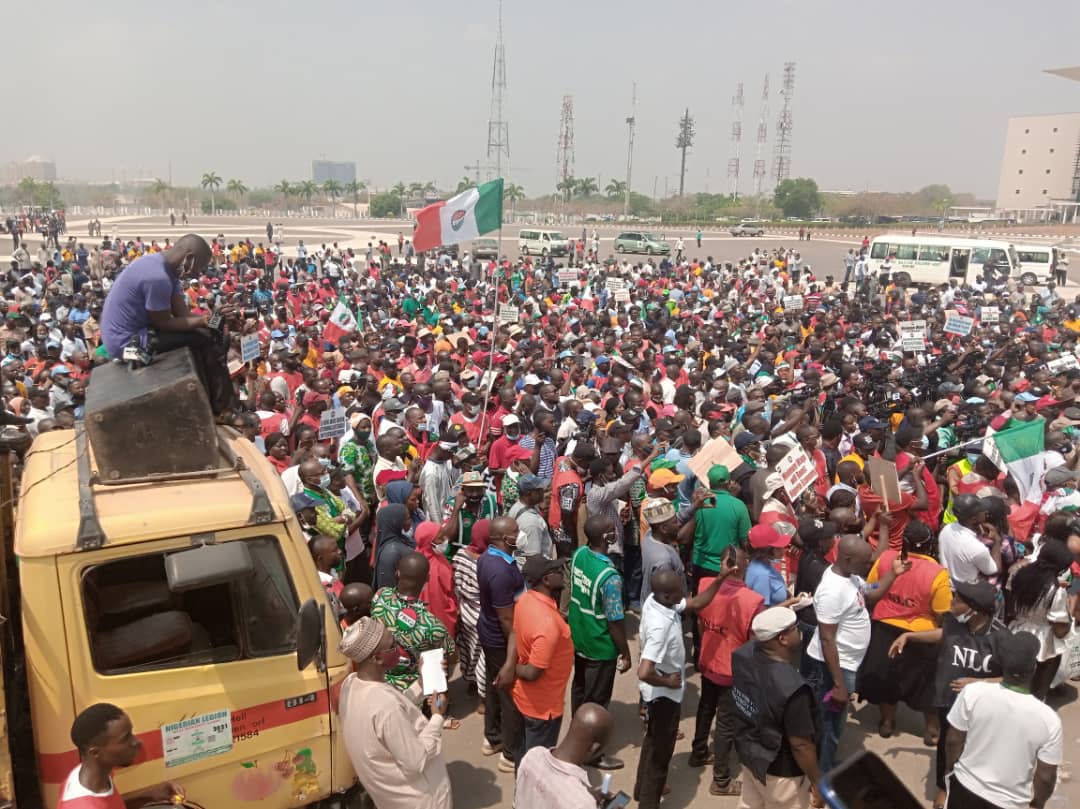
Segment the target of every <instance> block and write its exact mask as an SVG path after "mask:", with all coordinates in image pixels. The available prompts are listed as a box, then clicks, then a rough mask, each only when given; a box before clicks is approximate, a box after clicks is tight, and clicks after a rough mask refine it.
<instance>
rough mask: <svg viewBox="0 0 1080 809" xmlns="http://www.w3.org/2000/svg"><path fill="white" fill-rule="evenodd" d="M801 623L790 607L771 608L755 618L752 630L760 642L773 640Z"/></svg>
mask: <svg viewBox="0 0 1080 809" xmlns="http://www.w3.org/2000/svg"><path fill="white" fill-rule="evenodd" d="M798 622H799V618H798V616H797V615H796V614H795V610H793V609H791V608H790V607H769V608H768V609H767V610H762V611H761V612H759V613H758V614H757V615H755V616H754V620H753V621H751V623H750V629H751V631H753V633H754V638H755V639H757V640H759V641H767V640H772V639H773V638H775V637H777V636H778V635H781V634H783V633H784V632H786V631H788V630H789V629H791V627H793V626H795V625H796V624H797V623H798Z"/></svg>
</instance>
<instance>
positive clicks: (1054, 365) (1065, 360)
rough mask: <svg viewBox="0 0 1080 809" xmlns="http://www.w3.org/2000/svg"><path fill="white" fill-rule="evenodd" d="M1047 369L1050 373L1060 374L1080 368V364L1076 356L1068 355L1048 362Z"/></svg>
mask: <svg viewBox="0 0 1080 809" xmlns="http://www.w3.org/2000/svg"><path fill="white" fill-rule="evenodd" d="M1046 367H1047V370H1049V371H1050V373H1052V374H1060V373H1063V372H1065V371H1069V370H1071V369H1073V368H1080V362H1077V360H1076V357H1075V356H1074V355H1072V354H1066V355H1065V356H1063V357H1058V358H1057V359H1056V360H1050V361H1048V362H1047V363H1046Z"/></svg>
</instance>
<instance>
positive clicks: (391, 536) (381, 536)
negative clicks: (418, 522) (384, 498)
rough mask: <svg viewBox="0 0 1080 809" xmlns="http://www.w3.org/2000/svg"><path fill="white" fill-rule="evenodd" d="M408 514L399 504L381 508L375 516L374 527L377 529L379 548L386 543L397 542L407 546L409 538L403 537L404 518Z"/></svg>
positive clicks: (409, 543)
mask: <svg viewBox="0 0 1080 809" xmlns="http://www.w3.org/2000/svg"><path fill="white" fill-rule="evenodd" d="M408 514H409V512H408V511H407V510H406V508H405V506H403V505H401V504H400V503H390V504H388V505H385V506H383V507H382V508H380V509H379V510H378V512H377V513H376V514H375V525H376V527H377V528H378V540H379V546H380V547H381V546H382V545H383V544H385V543H386V542H389V541H392V540H397V541H398V542H404V543H406V544H408V545H411V544H412V543H411V542H409V538H408V537H407V536H405V530H404V526H405V518H406V517H407V516H408Z"/></svg>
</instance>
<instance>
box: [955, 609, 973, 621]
mask: <svg viewBox="0 0 1080 809" xmlns="http://www.w3.org/2000/svg"><path fill="white" fill-rule="evenodd" d="M974 614H975V610H972V611H971V612H965V613H964V614H963V615H957V616H955V617H956V620H957V621H959V622H960V623H962V624H966V623H967V622H968V621H970V620H971V617H972V616H973V615H974Z"/></svg>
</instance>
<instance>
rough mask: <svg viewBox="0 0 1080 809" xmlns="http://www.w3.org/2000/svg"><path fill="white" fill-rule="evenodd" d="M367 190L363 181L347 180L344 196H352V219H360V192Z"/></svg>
mask: <svg viewBox="0 0 1080 809" xmlns="http://www.w3.org/2000/svg"><path fill="white" fill-rule="evenodd" d="M366 188H367V183H365V182H364V181H363V180H349V182H347V183H345V187H344V191H345V193H346V194H352V201H353V217H354V218H357V219H359V218H360V192H361V191H363V190H365V189H366Z"/></svg>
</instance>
